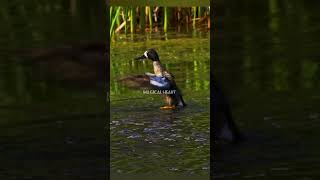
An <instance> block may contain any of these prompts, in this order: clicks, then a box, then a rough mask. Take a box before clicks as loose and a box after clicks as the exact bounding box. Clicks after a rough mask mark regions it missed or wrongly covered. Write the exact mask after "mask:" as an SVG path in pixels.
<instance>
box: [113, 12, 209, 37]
mask: <svg viewBox="0 0 320 180" xmlns="http://www.w3.org/2000/svg"><path fill="white" fill-rule="evenodd" d="M209 11H210V8H209V7H189V8H175V7H151V6H145V7H141V6H134V7H122V6H111V7H110V23H111V25H110V37H113V36H114V34H115V33H118V34H120V33H125V34H127V33H128V32H129V31H130V33H131V34H133V33H136V32H141V31H147V32H153V31H163V32H167V31H168V29H169V28H173V27H179V29H180V26H182V25H185V26H186V27H187V29H188V26H190V27H191V26H192V29H194V30H196V29H198V28H204V27H205V28H209V27H210V26H209V25H207V23H208V22H210V21H209V18H210V12H209Z"/></svg>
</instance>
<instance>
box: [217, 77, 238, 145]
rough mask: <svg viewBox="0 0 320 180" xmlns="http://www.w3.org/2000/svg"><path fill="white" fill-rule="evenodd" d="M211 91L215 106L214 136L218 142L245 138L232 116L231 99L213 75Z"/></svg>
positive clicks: (235, 141)
mask: <svg viewBox="0 0 320 180" xmlns="http://www.w3.org/2000/svg"><path fill="white" fill-rule="evenodd" d="M211 78H212V79H213V82H212V84H211V85H212V87H211V88H213V93H211V96H212V98H211V99H212V100H213V106H211V108H212V111H213V136H214V140H215V141H216V142H221V141H227V142H232V143H238V142H240V141H242V140H243V139H244V137H243V135H242V134H241V133H240V132H239V130H238V127H237V125H236V124H235V122H234V119H233V116H232V110H231V107H230V104H229V101H228V99H227V97H226V96H225V94H224V93H223V91H222V89H221V87H220V85H219V84H218V83H217V81H215V79H214V78H213V77H211Z"/></svg>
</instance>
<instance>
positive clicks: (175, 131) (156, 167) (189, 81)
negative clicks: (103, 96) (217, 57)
mask: <svg viewBox="0 0 320 180" xmlns="http://www.w3.org/2000/svg"><path fill="white" fill-rule="evenodd" d="M209 39H210V37H209V33H208V32H193V33H192V32H191V33H187V32H185V33H175V31H170V32H169V33H168V34H166V35H165V34H161V33H159V34H153V35H152V34H146V35H135V36H134V37H124V38H119V37H118V38H117V41H115V42H113V43H112V44H111V52H110V59H111V62H110V69H111V81H110V83H111V84H110V85H111V87H110V93H111V96H110V98H111V103H110V111H111V124H110V134H111V144H110V148H111V172H112V173H113V174H115V175H119V174H120V175H121V174H153V175H155V174H158V175H160V174H162V175H165V174H167V175H192V174H193V175H200V176H202V177H208V175H209V171H210V168H209V166H210V163H209V158H210V120H209V118H210V112H209V104H210V103H209V102H210V98H209V96H210V84H209V80H210V79H209V76H210V75H209V72H210V40H209ZM148 48H154V49H156V50H157V52H158V54H159V57H160V60H161V62H162V63H163V64H164V66H165V67H166V69H167V70H168V71H169V72H171V73H172V74H173V75H174V76H175V79H176V83H177V85H178V87H179V88H180V89H181V90H182V93H183V97H184V100H185V101H186V103H187V107H186V108H185V109H181V110H173V111H171V110H169V111H164V110H160V109H159V107H160V106H162V105H164V101H163V97H161V96H159V95H146V94H143V91H142V90H133V89H128V88H126V87H125V86H122V85H121V84H119V83H118V79H120V78H123V77H126V76H129V75H138V74H144V73H145V72H152V73H153V67H152V63H151V61H135V60H133V59H134V58H135V57H138V56H141V54H143V53H144V52H145V51H146V50H147V49H148Z"/></svg>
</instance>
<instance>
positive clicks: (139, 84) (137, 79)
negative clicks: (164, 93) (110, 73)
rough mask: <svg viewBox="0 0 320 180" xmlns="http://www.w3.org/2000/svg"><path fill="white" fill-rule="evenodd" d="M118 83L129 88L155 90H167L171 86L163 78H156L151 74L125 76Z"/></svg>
mask: <svg viewBox="0 0 320 180" xmlns="http://www.w3.org/2000/svg"><path fill="white" fill-rule="evenodd" d="M119 82H120V83H121V84H123V85H125V86H127V87H129V88H134V89H155V90H162V89H168V88H169V87H170V84H171V82H170V81H169V80H168V79H166V78H165V77H158V76H155V75H153V74H151V73H146V74H145V75H132V76H127V77H125V78H122V79H120V80H119Z"/></svg>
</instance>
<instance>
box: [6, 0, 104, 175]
mask: <svg viewBox="0 0 320 180" xmlns="http://www.w3.org/2000/svg"><path fill="white" fill-rule="evenodd" d="M74 2H75V1H73V0H71V1H64V0H61V1H59V0H58V1H54V2H49V1H37V0H30V1H24V2H21V1H1V2H0V12H1V13H0V21H1V28H0V60H1V61H0V99H1V101H0V117H1V119H0V154H1V155H0V162H1V163H0V179H34V178H35V177H37V179H39V178H40V179H50V178H52V179H61V180H63V179H67V180H70V179H73V178H74V177H81V179H94V178H98V179H99V178H101V179H104V178H106V173H105V172H106V167H107V165H106V160H105V158H106V144H105V133H104V130H105V128H104V127H105V126H106V122H107V120H106V114H105V92H103V90H102V89H103V84H105V81H103V80H102V79H96V78H94V77H93V76H92V77H89V78H90V79H83V76H81V73H83V72H86V71H80V69H85V67H87V66H86V65H85V64H82V63H81V62H77V59H72V58H70V57H68V56H64V55H63V54H62V55H61V56H60V57H58V56H55V55H54V54H53V56H52V57H50V56H48V57H46V58H44V57H40V58H36V59H34V58H32V57H31V55H32V54H33V53H35V54H37V53H41V51H42V50H43V49H44V48H48V49H50V48H54V47H65V46H70V45H72V44H79V43H85V42H95V41H102V42H103V41H104V39H105V36H106V33H105V26H104V24H103V23H102V22H104V21H105V16H104V9H103V7H104V5H103V3H104V2H103V1H102V2H99V1H95V2H94V1H92V2H91V1H90V2H89V1H77V2H76V3H75V4H74ZM75 51H76V50H75ZM82 53H84V54H86V52H80V54H81V55H82ZM79 56H80V55H79ZM49 57H50V58H49ZM61 59H63V60H62V61H60V60H61ZM93 61H94V59H93ZM92 68H93V69H94V71H100V72H104V69H102V68H101V66H98V67H92ZM90 71H93V70H92V69H91V70H90ZM72 72H73V73H72ZM70 74H73V75H72V76H68V75H70ZM89 82H90V84H88V83H89ZM76 179H79V178H76Z"/></svg>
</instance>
